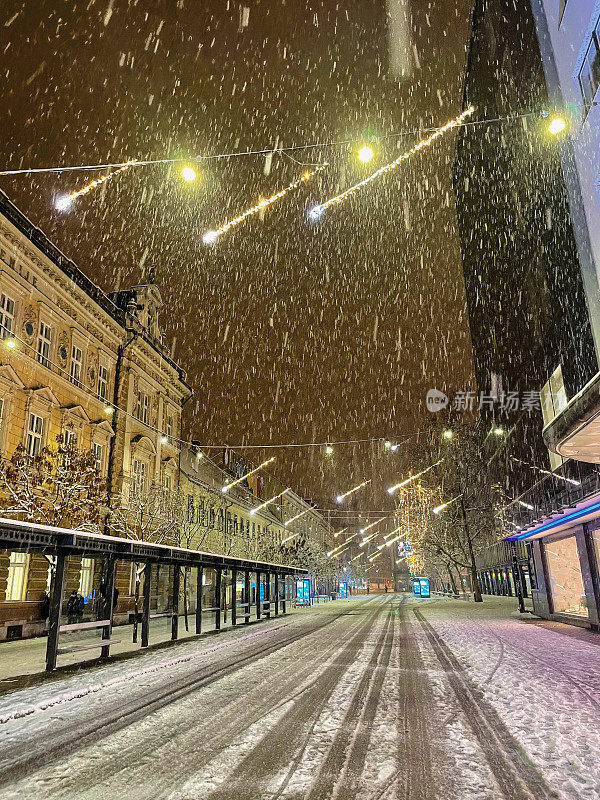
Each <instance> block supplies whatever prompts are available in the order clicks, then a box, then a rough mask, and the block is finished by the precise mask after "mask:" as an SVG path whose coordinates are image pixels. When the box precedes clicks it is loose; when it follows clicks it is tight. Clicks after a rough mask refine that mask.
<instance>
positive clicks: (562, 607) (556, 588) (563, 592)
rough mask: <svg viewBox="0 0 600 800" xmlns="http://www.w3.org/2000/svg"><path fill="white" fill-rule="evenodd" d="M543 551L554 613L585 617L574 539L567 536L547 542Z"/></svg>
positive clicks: (579, 567) (585, 604)
mask: <svg viewBox="0 0 600 800" xmlns="http://www.w3.org/2000/svg"><path fill="white" fill-rule="evenodd" d="M544 550H545V553H546V563H547V565H548V574H549V577H550V590H551V592H552V604H553V607H554V612H555V613H557V614H571V615H573V616H576V617H587V616H588V610H587V602H586V597H585V590H584V588H583V578H582V575H581V566H580V563H579V553H578V550H577V541H576V539H575V537H574V536H568V537H567V538H565V539H560V540H559V541H557V542H549V543H548V544H546V545H545V546H544Z"/></svg>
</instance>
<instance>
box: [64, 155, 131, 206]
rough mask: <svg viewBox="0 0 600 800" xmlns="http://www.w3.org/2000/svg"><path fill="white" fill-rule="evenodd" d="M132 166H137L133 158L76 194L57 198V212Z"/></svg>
mask: <svg viewBox="0 0 600 800" xmlns="http://www.w3.org/2000/svg"><path fill="white" fill-rule="evenodd" d="M134 164H137V161H136V159H135V158H133V159H131V161H126V162H125V163H124V164H123V165H122V166H121V167H119V169H116V170H115V171H114V172H109V173H108V174H107V175H103V176H102V177H101V178H96V179H95V180H93V181H92V182H91V183H88V184H87V185H86V186H84V187H83V188H82V189H79V190H78V191H76V192H72V193H71V194H67V195H64V196H63V197H59V198H58V200H57V201H56V207H57V208H58V210H59V211H66V210H67V209H68V208H69V207H70V205H71V203H72V202H73V200H76V199H77V198H78V197H82V195H84V194H87V193H88V192H91V191H92V189H95V188H96V187H97V186H101V185H102V184H103V183H106V181H108V180H110V179H111V178H114V177H115V175H118V174H119V173H120V172H125V170H126V169H129V167H133V165H134Z"/></svg>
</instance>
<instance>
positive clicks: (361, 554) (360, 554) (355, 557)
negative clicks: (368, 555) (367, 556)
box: [350, 553, 364, 561]
mask: <svg viewBox="0 0 600 800" xmlns="http://www.w3.org/2000/svg"><path fill="white" fill-rule="evenodd" d="M361 556H364V553H359V554H358V555H357V556H352V558H351V559H350V561H356V559H357V558H360V557H361Z"/></svg>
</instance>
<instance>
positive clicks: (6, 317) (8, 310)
mask: <svg viewBox="0 0 600 800" xmlns="http://www.w3.org/2000/svg"><path fill="white" fill-rule="evenodd" d="M0 326H1V327H0V339H9V338H10V337H11V336H12V334H13V331H14V329H15V301H14V300H13V299H12V297H9V296H8V295H7V294H4V292H3V293H2V296H1V297H0Z"/></svg>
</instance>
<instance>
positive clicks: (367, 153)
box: [358, 145, 373, 164]
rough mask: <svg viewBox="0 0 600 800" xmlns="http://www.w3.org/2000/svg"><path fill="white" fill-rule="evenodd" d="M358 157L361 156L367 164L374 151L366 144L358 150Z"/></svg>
mask: <svg viewBox="0 0 600 800" xmlns="http://www.w3.org/2000/svg"><path fill="white" fill-rule="evenodd" d="M358 157H359V158H360V160H361V161H362V163H363V164H367V163H368V162H369V161H371V160H372V159H373V151H372V150H371V148H370V147H367V145H364V147H361V148H360V150H359V151H358Z"/></svg>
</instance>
